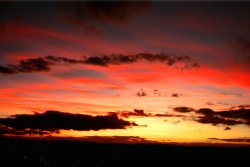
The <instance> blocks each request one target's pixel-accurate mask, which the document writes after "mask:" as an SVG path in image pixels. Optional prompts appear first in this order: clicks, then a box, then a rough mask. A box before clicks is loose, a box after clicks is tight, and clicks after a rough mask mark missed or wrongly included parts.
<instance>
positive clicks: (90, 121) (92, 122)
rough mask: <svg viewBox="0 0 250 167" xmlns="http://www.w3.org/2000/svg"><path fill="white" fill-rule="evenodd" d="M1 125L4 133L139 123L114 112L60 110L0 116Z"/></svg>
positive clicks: (42, 131) (126, 125)
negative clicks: (99, 114)
mask: <svg viewBox="0 0 250 167" xmlns="http://www.w3.org/2000/svg"><path fill="white" fill-rule="evenodd" d="M0 125H2V128H1V129H2V132H1V133H2V134H11V133H12V134H37V133H38V134H47V133H49V132H59V130H70V129H73V130H81V131H89V130H102V129H125V128H127V127H130V126H136V125H137V124H135V123H133V122H129V121H125V120H123V119H119V118H118V116H117V115H116V114H114V113H113V114H109V115H105V116H91V115H83V114H72V113H65V112H60V111H46V112H44V113H41V114H40V113H35V114H30V115H28V114H20V115H14V116H11V117H8V118H0ZM33 132H35V133H33Z"/></svg>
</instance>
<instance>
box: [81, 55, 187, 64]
mask: <svg viewBox="0 0 250 167" xmlns="http://www.w3.org/2000/svg"><path fill="white" fill-rule="evenodd" d="M142 60H144V61H148V62H161V63H164V64H166V65H168V66H172V65H175V64H177V63H180V62H181V63H182V62H183V63H188V64H189V62H190V61H191V60H190V57H189V56H186V55H181V56H175V55H168V54H165V53H160V54H152V53H138V54H131V55H125V54H111V55H100V56H94V57H85V63H86V64H93V65H100V66H108V65H119V64H130V63H136V62H139V61H142ZM188 66H190V65H188Z"/></svg>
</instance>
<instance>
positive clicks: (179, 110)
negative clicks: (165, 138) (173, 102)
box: [173, 107, 195, 113]
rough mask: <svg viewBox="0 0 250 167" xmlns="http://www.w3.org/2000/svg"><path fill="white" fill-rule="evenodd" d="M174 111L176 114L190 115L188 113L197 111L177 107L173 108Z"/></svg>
mask: <svg viewBox="0 0 250 167" xmlns="http://www.w3.org/2000/svg"><path fill="white" fill-rule="evenodd" d="M173 110H174V111H176V112H181V113H188V112H192V111H195V110H194V109H193V108H190V107H175V108H173Z"/></svg>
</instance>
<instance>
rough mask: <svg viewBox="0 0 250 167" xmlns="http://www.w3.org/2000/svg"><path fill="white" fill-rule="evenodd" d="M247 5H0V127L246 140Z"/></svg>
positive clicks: (3, 130) (249, 92)
mask: <svg viewBox="0 0 250 167" xmlns="http://www.w3.org/2000/svg"><path fill="white" fill-rule="evenodd" d="M249 5H250V4H249V3H247V2H246V3H236V2H227V3H209V2H206V3H201V2H193V3H180V2H179V3H173V2H154V3H148V2H143V3H142V2H138V3H131V2H130V3H129V2H127V3H107V2H104V3H96V2H95V3H91V2H85V3H56V2H55V3H52V2H48V3H7V2H1V3H0V16H1V17H0V18H1V19H0V89H1V93H0V135H1V134H2V135H21V136H22V135H31V136H34V135H37V134H39V135H45V136H46V135H52V136H63V137H65V136H66V137H86V136H88V138H89V139H93V141H95V140H96V139H94V138H93V137H92V136H99V137H100V136H104V137H107V139H112V136H123V137H125V139H127V138H128V137H131V138H132V139H133V137H135V139H137V138H141V139H143V140H141V141H142V142H144V140H148V141H157V142H158V141H160V142H205V143H211V142H229V143H244V144H249V140H248V139H249V138H250V131H249V130H250V129H249V125H250V117H249V113H250V104H249V100H250V77H249V72H250V68H249V64H250V36H249V31H250V23H249V16H250V12H249V7H250V6H249ZM204 108H206V109H204ZM46 111H47V112H46ZM51 111H52V112H51ZM99 119H100V120H99ZM34 120H37V122H36V123H34V122H35V121H34ZM97 120H99V121H100V122H99V121H97ZM46 121H48V123H47V124H44V123H43V122H46ZM76 122H77V123H76ZM138 141H140V140H139V139H138Z"/></svg>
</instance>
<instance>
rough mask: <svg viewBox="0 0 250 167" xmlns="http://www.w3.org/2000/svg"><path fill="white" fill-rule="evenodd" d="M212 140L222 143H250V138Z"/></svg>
mask: <svg viewBox="0 0 250 167" xmlns="http://www.w3.org/2000/svg"><path fill="white" fill-rule="evenodd" d="M208 139H210V140H220V141H226V142H244V143H250V138H248V137H246V138H231V139H220V138H208Z"/></svg>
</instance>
